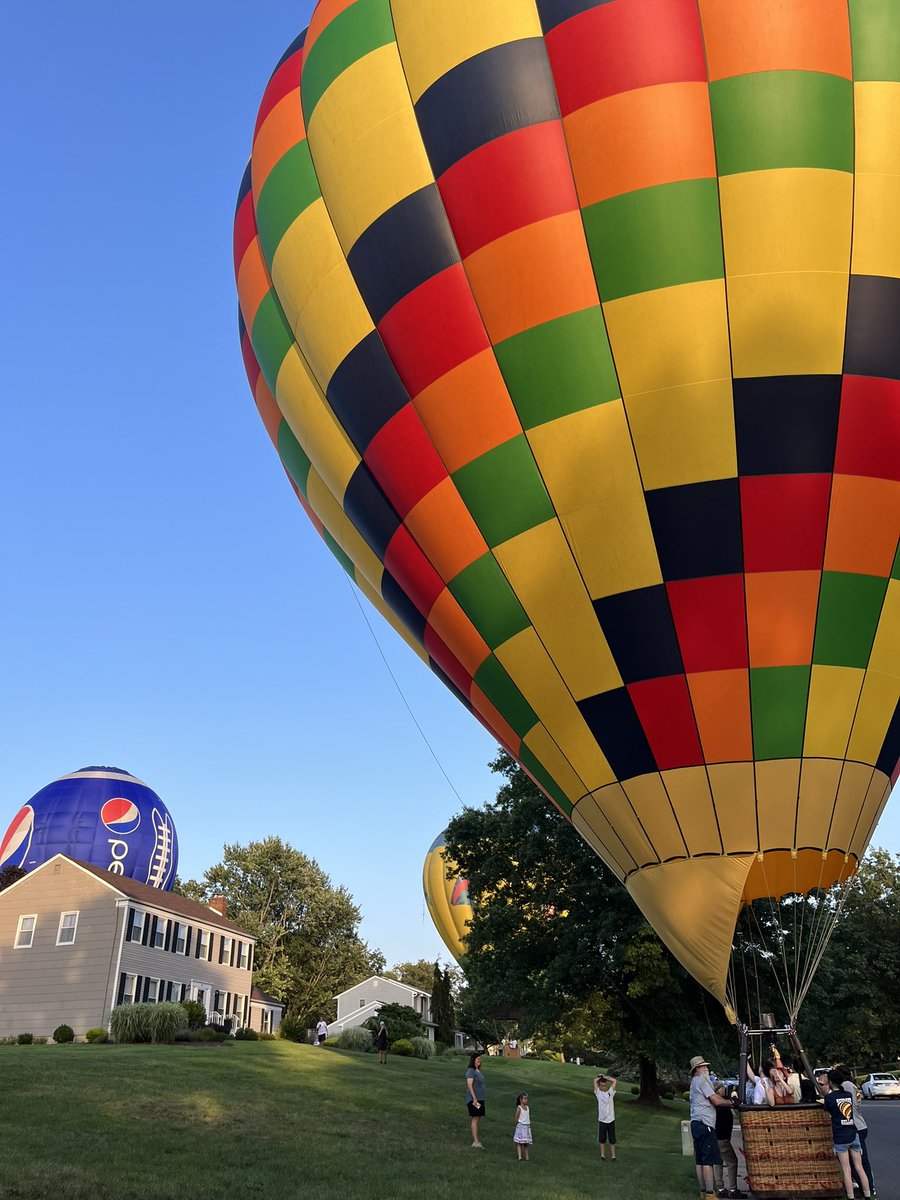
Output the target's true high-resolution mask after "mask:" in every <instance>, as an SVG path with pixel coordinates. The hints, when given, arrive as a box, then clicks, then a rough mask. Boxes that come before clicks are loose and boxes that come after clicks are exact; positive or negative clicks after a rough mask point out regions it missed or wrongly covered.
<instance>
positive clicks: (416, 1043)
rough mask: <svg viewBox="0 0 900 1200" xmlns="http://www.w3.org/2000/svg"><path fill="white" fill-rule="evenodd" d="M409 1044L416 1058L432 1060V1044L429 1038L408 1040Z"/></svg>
mask: <svg viewBox="0 0 900 1200" xmlns="http://www.w3.org/2000/svg"><path fill="white" fill-rule="evenodd" d="M409 1044H410V1045H411V1046H412V1048H413V1054H414V1056H415V1057H416V1058H434V1042H433V1041H431V1039H430V1038H427V1037H414V1038H410V1039H409Z"/></svg>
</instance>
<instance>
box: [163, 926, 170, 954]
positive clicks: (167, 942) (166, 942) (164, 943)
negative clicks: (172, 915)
mask: <svg viewBox="0 0 900 1200" xmlns="http://www.w3.org/2000/svg"><path fill="white" fill-rule="evenodd" d="M171 940H172V922H171V921H166V940H165V941H164V942H163V950H168V948H169V943H170V942H171Z"/></svg>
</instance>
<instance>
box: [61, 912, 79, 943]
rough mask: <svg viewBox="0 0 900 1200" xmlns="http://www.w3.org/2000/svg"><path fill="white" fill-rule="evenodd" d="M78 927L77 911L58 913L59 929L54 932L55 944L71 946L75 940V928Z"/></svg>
mask: <svg viewBox="0 0 900 1200" xmlns="http://www.w3.org/2000/svg"><path fill="white" fill-rule="evenodd" d="M77 927H78V913H77V912H67V913H60V916H59V929H58V930H57V933H56V944H57V946H71V945H72V943H73V942H74V941H75V930H76V929H77Z"/></svg>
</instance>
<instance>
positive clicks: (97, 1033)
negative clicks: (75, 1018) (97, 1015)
mask: <svg viewBox="0 0 900 1200" xmlns="http://www.w3.org/2000/svg"><path fill="white" fill-rule="evenodd" d="M84 1038H85V1041H87V1042H91V1043H93V1044H99V1043H100V1042H108V1041H109V1034H108V1033H107V1032H106V1030H105V1029H101V1028H100V1026H99V1025H98V1026H97V1027H96V1028H95V1029H89V1030H88V1031H87V1033H86V1034H85V1035H84Z"/></svg>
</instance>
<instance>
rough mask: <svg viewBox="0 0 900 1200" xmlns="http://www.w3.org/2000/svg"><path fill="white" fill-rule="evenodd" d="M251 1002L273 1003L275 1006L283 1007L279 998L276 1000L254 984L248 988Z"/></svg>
mask: <svg viewBox="0 0 900 1200" xmlns="http://www.w3.org/2000/svg"><path fill="white" fill-rule="evenodd" d="M250 1003H251V1004H274V1005H275V1006H276V1007H277V1008H284V1005H283V1004H282V1002H281V1001H280V1000H276V999H275V998H274V996H269V995H268V994H267V993H266V992H264V991H263V990H262V988H258V987H257V986H256V984H254V985H253V987H252V988H251V989H250Z"/></svg>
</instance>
